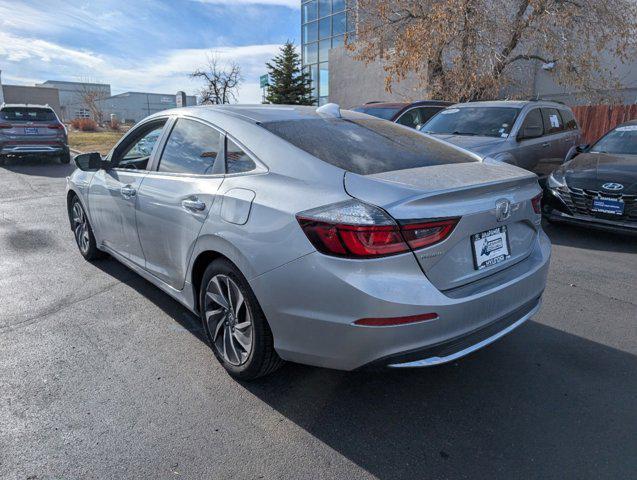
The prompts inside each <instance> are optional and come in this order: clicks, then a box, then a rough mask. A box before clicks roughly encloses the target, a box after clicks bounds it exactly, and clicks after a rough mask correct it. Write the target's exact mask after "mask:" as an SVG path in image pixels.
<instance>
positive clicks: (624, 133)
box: [591, 125, 637, 155]
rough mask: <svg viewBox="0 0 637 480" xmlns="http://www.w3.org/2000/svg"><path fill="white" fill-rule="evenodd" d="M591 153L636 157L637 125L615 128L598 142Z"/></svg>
mask: <svg viewBox="0 0 637 480" xmlns="http://www.w3.org/2000/svg"><path fill="white" fill-rule="evenodd" d="M591 152H597V153H614V154H617V155H637V125H624V126H622V127H617V128H616V129H615V130H613V131H611V132H609V133H607V134H606V135H605V136H603V137H602V138H601V139H600V140H598V142H597V143H596V144H595V145H593V148H591Z"/></svg>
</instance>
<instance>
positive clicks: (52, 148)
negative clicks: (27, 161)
mask: <svg viewBox="0 0 637 480" xmlns="http://www.w3.org/2000/svg"><path fill="white" fill-rule="evenodd" d="M66 151H68V147H65V146H64V145H59V144H55V145H42V144H33V145H22V144H21V145H3V146H2V147H0V154H1V155H34V154H49V155H59V154H61V153H64V152H66Z"/></svg>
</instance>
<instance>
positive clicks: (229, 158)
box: [226, 138, 257, 173]
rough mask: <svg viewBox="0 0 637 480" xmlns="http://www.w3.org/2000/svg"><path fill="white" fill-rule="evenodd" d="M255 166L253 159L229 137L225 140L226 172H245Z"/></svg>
mask: <svg viewBox="0 0 637 480" xmlns="http://www.w3.org/2000/svg"><path fill="white" fill-rule="evenodd" d="M255 168H257V166H256V164H255V163H254V161H253V160H252V159H251V158H250V157H249V156H248V154H247V153H246V152H244V151H243V149H242V148H241V147H240V146H239V145H237V144H236V143H235V142H233V141H232V140H231V139H229V138H228V139H227V140H226V173H245V172H249V171H251V170H254V169H255Z"/></svg>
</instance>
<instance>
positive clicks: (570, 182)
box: [543, 120, 637, 234]
mask: <svg viewBox="0 0 637 480" xmlns="http://www.w3.org/2000/svg"><path fill="white" fill-rule="evenodd" d="M579 152H580V153H578V155H577V156H575V157H574V158H573V159H572V160H569V161H568V162H566V163H565V164H564V165H562V166H561V167H559V168H558V169H556V170H555V171H554V172H553V173H551V175H550V176H549V178H548V181H547V183H546V197H545V201H544V206H543V209H544V213H545V215H546V217H547V218H548V220H549V221H552V222H565V223H571V224H576V225H580V226H586V227H592V228H596V229H600V230H608V231H612V232H618V233H632V234H637V120H633V121H631V122H627V123H624V124H622V125H619V126H617V127H616V128H614V129H612V130H611V131H610V132H608V133H606V135H604V136H603V137H602V138H600V139H599V140H598V141H597V142H596V143H594V144H593V145H592V146H588V145H585V146H582V147H580V148H579Z"/></svg>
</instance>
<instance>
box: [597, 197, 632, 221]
mask: <svg viewBox="0 0 637 480" xmlns="http://www.w3.org/2000/svg"><path fill="white" fill-rule="evenodd" d="M625 207H626V203H625V202H624V201H623V200H622V199H621V198H611V197H603V196H598V197H595V198H593V205H592V206H591V212H593V213H603V214H605V215H615V216H617V217H621V216H622V215H624V209H625Z"/></svg>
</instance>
